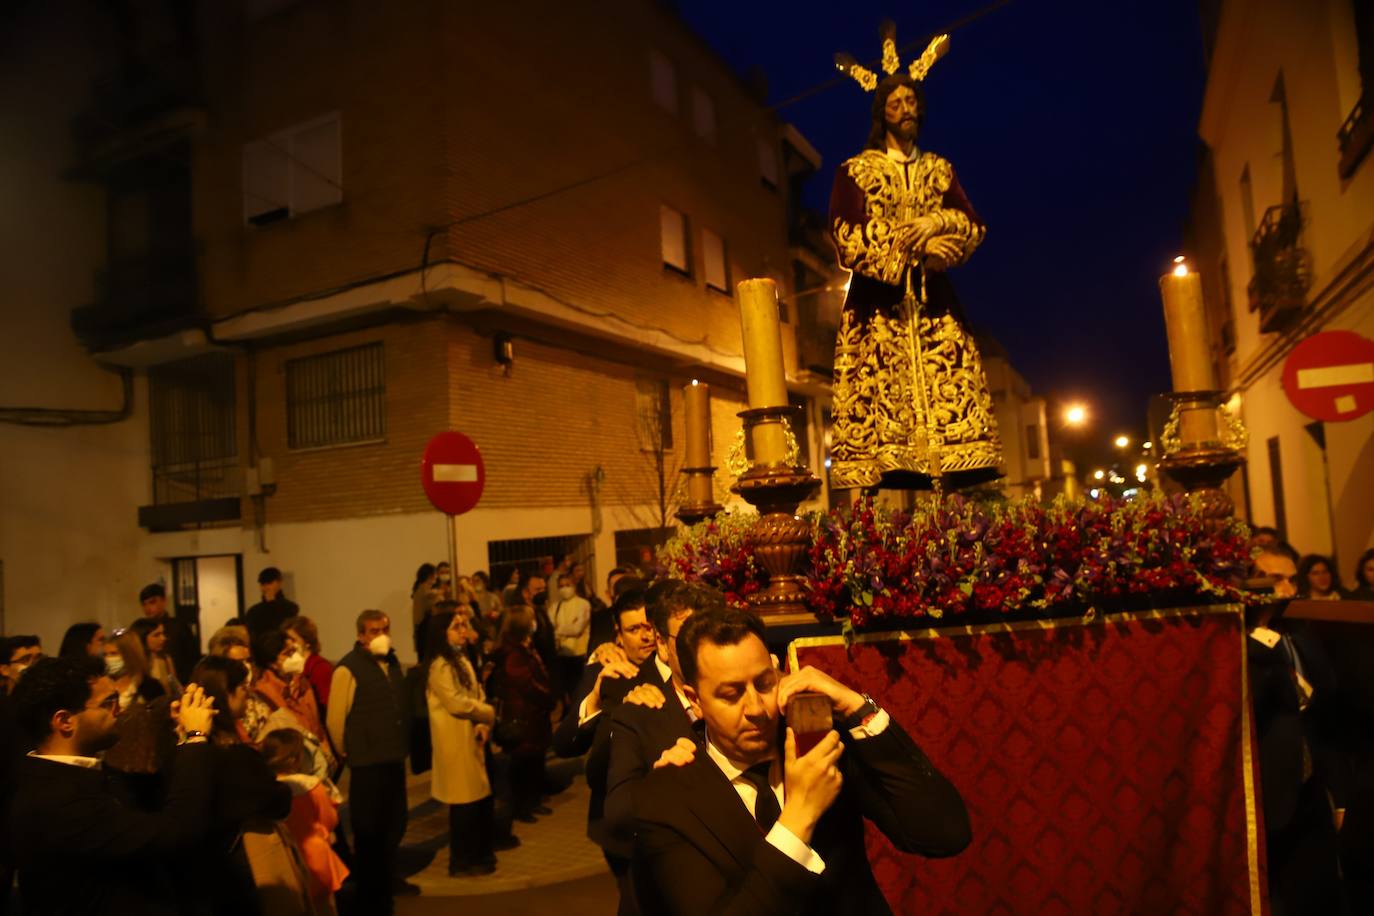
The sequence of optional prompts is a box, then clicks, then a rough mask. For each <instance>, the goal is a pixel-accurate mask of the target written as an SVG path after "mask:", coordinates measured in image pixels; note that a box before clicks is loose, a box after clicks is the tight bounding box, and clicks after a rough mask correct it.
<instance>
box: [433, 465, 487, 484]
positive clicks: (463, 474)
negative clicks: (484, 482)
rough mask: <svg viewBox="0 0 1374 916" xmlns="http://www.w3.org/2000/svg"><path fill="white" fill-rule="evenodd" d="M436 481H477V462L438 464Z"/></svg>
mask: <svg viewBox="0 0 1374 916" xmlns="http://www.w3.org/2000/svg"><path fill="white" fill-rule="evenodd" d="M434 482H435V483H476V482H477V465H475V464H436V465H435V466H434Z"/></svg>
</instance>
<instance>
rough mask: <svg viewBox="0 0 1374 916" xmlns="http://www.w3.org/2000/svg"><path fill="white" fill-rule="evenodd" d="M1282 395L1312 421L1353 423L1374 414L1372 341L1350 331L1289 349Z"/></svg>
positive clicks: (1327, 333)
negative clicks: (1370, 412)
mask: <svg viewBox="0 0 1374 916" xmlns="http://www.w3.org/2000/svg"><path fill="white" fill-rule="evenodd" d="M1283 390H1284V391H1285V392H1287V394H1288V400H1289V401H1291V402H1292V403H1293V406H1294V407H1296V408H1297V409H1298V410H1301V411H1302V412H1303V413H1305V414H1307V415H1308V416H1309V417H1312V418H1313V419H1316V420H1325V421H1327V422H1328V423H1336V422H1339V421H1341V420H1355V419H1358V418H1359V417H1362V416H1364V415H1365V414H1366V413H1368V412H1369V411H1370V410H1374V341H1371V340H1370V339H1369V338H1367V337H1363V336H1361V335H1359V334H1356V333H1355V332H1354V331H1323V332H1322V333H1320V334H1313V335H1312V336H1311V337H1309V338H1307V339H1306V340H1304V341H1303V342H1302V343H1300V344H1298V345H1297V346H1296V347H1294V348H1293V352H1292V353H1290V354H1288V360H1287V362H1285V363H1284V364H1283Z"/></svg>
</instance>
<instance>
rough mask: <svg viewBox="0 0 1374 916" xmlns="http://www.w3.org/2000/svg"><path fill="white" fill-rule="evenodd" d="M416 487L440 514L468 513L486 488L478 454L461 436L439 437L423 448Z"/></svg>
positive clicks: (446, 434)
mask: <svg viewBox="0 0 1374 916" xmlns="http://www.w3.org/2000/svg"><path fill="white" fill-rule="evenodd" d="M420 483H421V484H423V485H424V488H425V495H426V496H428V497H429V501H430V502H431V503H433V504H434V508H436V509H438V510H439V511H440V512H447V513H448V514H449V515H462V514H463V513H464V512H469V511H471V510H472V507H473V506H475V505H477V501H478V500H479V499H481V498H482V488H483V487H485V486H486V484H487V468H486V465H485V464H483V463H482V453H481V452H480V451H478V450H477V446H476V445H475V444H474V443H473V441H472V440H471V439H469V438H468V437H467V436H465V435H463V434H462V433H455V432H447V433H440V434H439V435H437V436H435V437H434V438H433V439H430V440H429V445H426V446H425V454H424V457H423V458H421V459H420Z"/></svg>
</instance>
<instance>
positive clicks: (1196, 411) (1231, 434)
mask: <svg viewBox="0 0 1374 916" xmlns="http://www.w3.org/2000/svg"><path fill="white" fill-rule="evenodd" d="M1223 396H1224V395H1223V393H1222V392H1220V391H1175V392H1173V393H1171V394H1167V395H1165V397H1167V398H1168V399H1169V400H1171V401H1173V404H1174V406H1173V410H1171V411H1170V412H1169V420H1168V422H1167V423H1165V424H1164V432H1163V434H1162V435H1161V436H1160V447H1161V450H1162V454H1163V458H1162V460H1161V461H1160V462H1159V466H1160V467H1161V468H1162V469H1163V470H1164V472H1165V473H1167V474H1168V475H1169V476H1170V477H1172V478H1173V479H1174V480H1176V481H1178V482H1179V483H1180V484H1182V486H1183V488H1184V489H1185V490H1187V491H1188V492H1189V493H1192V494H1195V495H1197V496H1199V497H1201V500H1202V509H1203V515H1204V516H1205V517H1207V518H1212V519H1223V518H1230V517H1231V516H1232V515H1234V514H1235V512H1236V507H1235V503H1233V502H1232V500H1231V496H1230V494H1228V493H1227V492H1226V490H1225V489H1224V488H1223V485H1224V484H1225V483H1226V481H1227V479H1228V478H1230V476H1231V475H1232V474H1234V473H1235V472H1236V468H1238V467H1240V466H1241V465H1242V464H1244V463H1245V453H1244V449H1245V445H1246V441H1247V440H1248V438H1249V434H1248V433H1247V432H1246V431H1245V425H1244V424H1243V423H1242V422H1241V421H1240V418H1238V417H1234V416H1232V415H1231V413H1230V411H1228V410H1226V409H1225V407H1224V406H1223V404H1222V398H1223ZM1190 417H1195V418H1200V419H1202V420H1203V422H1202V424H1201V428H1204V429H1207V430H1209V432H1208V433H1207V435H1206V437H1205V438H1194V437H1193V436H1192V435H1184V433H1183V432H1182V431H1183V430H1186V429H1188V428H1189V426H1193V425H1195V424H1192V423H1190V422H1189V419H1190ZM1213 421H1214V422H1213Z"/></svg>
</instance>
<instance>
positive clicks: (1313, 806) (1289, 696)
mask: <svg viewBox="0 0 1374 916" xmlns="http://www.w3.org/2000/svg"><path fill="white" fill-rule="evenodd" d="M1255 566H1256V571H1257V572H1258V573H1259V574H1260V575H1261V576H1267V577H1268V578H1269V579H1270V580H1271V581H1272V583H1273V589H1274V597H1275V599H1276V600H1273V601H1271V602H1268V603H1265V604H1260V605H1256V606H1255V607H1253V608H1251V609H1250V610H1249V611H1248V612H1247V623H1248V624H1249V637H1250V638H1249V639H1247V640H1246V641H1245V642H1246V654H1247V656H1248V659H1247V662H1248V671H1249V677H1250V696H1251V703H1252V707H1253V709H1254V716H1255V733H1256V739H1257V744H1258V747H1259V764H1260V785H1261V788H1262V790H1263V791H1262V792H1261V796H1262V798H1263V801H1264V834H1265V853H1266V856H1267V859H1268V866H1269V867H1268V875H1269V898H1270V903H1271V906H1272V909H1273V911H1274V913H1276V914H1286V913H1339V912H1342V911H1343V909H1344V907H1343V903H1342V899H1343V893H1344V890H1343V887H1342V880H1341V875H1340V869H1339V866H1338V861H1339V853H1340V849H1339V837H1338V832H1337V827H1336V822H1335V818H1334V816H1333V811H1332V808H1333V806H1334V807H1335V808H1336V809H1337V810H1342V809H1344V807H1345V801H1344V797H1345V794H1346V788H1347V783H1348V782H1349V780H1348V779H1347V778H1346V775H1347V774H1346V773H1345V772H1344V771H1345V769H1346V766H1345V760H1344V755H1342V754H1341V753H1340V752H1339V751H1338V750H1337V748H1336V747H1335V746H1333V740H1332V739H1333V738H1338V737H1339V732H1341V731H1342V730H1343V728H1345V727H1346V726H1348V725H1349V723H1345V722H1342V721H1341V718H1342V716H1341V707H1340V690H1339V687H1338V684H1337V679H1336V675H1335V671H1334V669H1333V668H1332V666H1331V664H1330V662H1329V661H1328V659H1327V657H1326V653H1325V652H1324V651H1323V649H1322V646H1321V643H1320V642H1319V641H1318V640H1317V639H1316V638H1315V637H1314V636H1313V634H1312V633H1310V632H1309V631H1307V630H1306V628H1304V627H1303V626H1301V625H1295V624H1293V623H1289V622H1287V621H1285V620H1284V619H1283V616H1282V615H1283V611H1284V610H1285V609H1286V608H1287V602H1286V600H1285V599H1287V598H1291V597H1293V596H1294V595H1295V593H1296V588H1295V586H1294V580H1295V577H1296V576H1297V566H1296V565H1295V564H1294V563H1293V560H1292V558H1291V557H1289V556H1288V555H1287V554H1286V553H1284V552H1282V551H1280V550H1270V551H1265V552H1263V553H1261V554H1259V556H1257V557H1256V560H1255ZM1298 623H1299V624H1300V622H1298Z"/></svg>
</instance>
